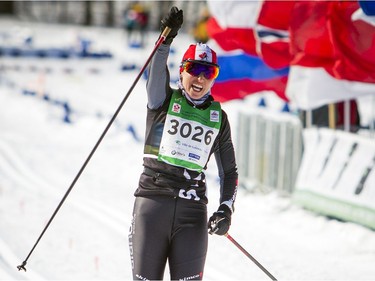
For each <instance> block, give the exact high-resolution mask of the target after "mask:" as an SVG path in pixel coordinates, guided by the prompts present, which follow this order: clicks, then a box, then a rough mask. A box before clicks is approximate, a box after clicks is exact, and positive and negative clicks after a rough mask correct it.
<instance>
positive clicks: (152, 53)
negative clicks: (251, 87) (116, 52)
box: [17, 26, 171, 271]
mask: <svg viewBox="0 0 375 281" xmlns="http://www.w3.org/2000/svg"><path fill="white" fill-rule="evenodd" d="M170 31H171V28H169V27H168V26H167V27H165V28H164V30H163V32H162V33H161V35H160V37H159V39H158V41H157V42H156V44H155V46H154V49H153V50H152V52H151V54H150V56H149V57H148V59H147V60H146V63H145V64H144V66H143V67H142V69H141V70H140V72H139V74H138V76H137V77H136V78H135V80H134V82H133V84H132V85H131V87H130V89H129V91H128V92H127V94H126V95H125V97H124V99H123V100H122V102H121V103H120V105H119V106H118V108H117V110H116V112H115V113H114V115H113V116H112V118H111V120H110V121H109V123H108V125H107V126H106V128H105V129H104V131H103V133H102V134H101V136H100V137H99V139H98V141H97V142H96V144H95V146H94V148H93V149H92V150H91V152H90V154H89V156H88V157H87V158H86V160H85V162H84V163H83V165H82V167H81V168H80V170H79V171H78V173H77V175H76V176H75V178H74V180H73V181H72V183H71V185H70V186H69V188H68V190H67V191H66V193H65V195H64V197H63V198H62V199H61V201H60V203H59V204H58V206H57V208H56V210H55V211H54V212H53V214H52V216H51V218H50V219H49V221H48V223H47V224H46V226H45V227H44V229H43V231H42V232H41V234H40V235H39V237H38V239H37V240H36V242H35V244H34V246H33V247H32V249H31V250H30V252H29V254H28V255H27V257H26V259H25V260H24V261H23V262H22V264H21V265H18V266H17V268H18V270H19V271H20V270H24V271H26V267H25V266H26V264H27V261H28V259H29V258H30V256H31V254H32V253H33V251H34V249H35V248H36V246H37V245H38V243H39V241H40V239H42V237H43V235H44V233H45V232H46V230H47V228H48V227H49V225H50V224H51V222H52V220H53V219H54V218H55V216H56V214H57V212H58V211H59V210H60V208H61V206H62V205H63V203H64V202H65V200H66V198H67V197H68V195H69V193H70V192H71V191H72V189H73V187H74V185H75V184H76V182H77V181H78V179H79V177H80V176H81V174H82V172H83V170H84V169H85V168H86V166H87V164H88V163H89V161H90V159H91V157H92V156H93V155H94V153H95V151H96V149H97V148H98V147H99V145H100V143H101V142H102V140H103V139H104V137H105V135H106V134H107V132H108V130H109V128H110V127H111V125H112V123H113V122H114V121H115V119H116V117H117V115H118V114H119V113H120V111H121V109H122V107H123V106H124V104H125V102H126V101H127V99H128V98H129V96H130V93H131V92H132V91H133V89H134V87H135V85H136V84H137V83H138V81H139V79H140V78H141V76H142V73H143V72H144V71H145V69H146V67H147V65H148V64H149V63H150V61H151V59H152V57H153V56H154V54H155V53H156V51H157V49H158V48H159V47H160V45H161V44H162V43H163V42H164V40H165V39H166V38H167V36H168V34H169V32H170Z"/></svg>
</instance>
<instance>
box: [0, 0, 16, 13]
mask: <svg viewBox="0 0 375 281" xmlns="http://www.w3.org/2000/svg"><path fill="white" fill-rule="evenodd" d="M0 14H14V1H1V4H0Z"/></svg>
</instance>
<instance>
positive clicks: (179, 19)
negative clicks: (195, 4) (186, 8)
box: [160, 7, 184, 45]
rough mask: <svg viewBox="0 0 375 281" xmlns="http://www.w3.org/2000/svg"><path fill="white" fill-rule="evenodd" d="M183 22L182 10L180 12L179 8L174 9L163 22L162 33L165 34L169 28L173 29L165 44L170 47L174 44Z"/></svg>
mask: <svg viewBox="0 0 375 281" xmlns="http://www.w3.org/2000/svg"><path fill="white" fill-rule="evenodd" d="M183 21H184V15H183V12H182V10H179V9H178V8H177V7H172V8H171V10H170V11H169V13H168V15H166V16H165V17H164V18H163V19H162V20H161V26H160V29H161V32H163V31H164V29H165V27H167V26H168V27H169V28H171V31H170V32H169V34H168V36H167V38H165V40H164V42H163V43H164V44H167V45H170V44H171V43H172V41H173V39H174V38H175V37H176V36H177V32H178V30H179V29H180V28H181V25H182V23H183Z"/></svg>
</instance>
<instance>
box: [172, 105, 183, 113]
mask: <svg viewBox="0 0 375 281" xmlns="http://www.w3.org/2000/svg"><path fill="white" fill-rule="evenodd" d="M172 111H173V112H174V113H180V111H181V105H180V104H178V103H174V104H173V106H172Z"/></svg>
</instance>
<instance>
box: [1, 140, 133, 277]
mask: <svg viewBox="0 0 375 281" xmlns="http://www.w3.org/2000/svg"><path fill="white" fill-rule="evenodd" d="M0 170H1V171H2V172H3V173H4V174H3V175H2V176H6V177H9V178H10V179H12V180H13V181H14V182H15V183H16V186H17V187H19V188H21V189H25V190H27V191H28V192H43V193H44V194H45V195H48V196H49V197H50V198H55V199H62V197H60V196H58V194H56V192H55V191H56V190H53V189H51V187H52V186H54V184H51V183H48V182H46V181H44V180H43V179H42V178H41V177H38V176H37V175H35V173H33V172H32V171H31V170H30V169H29V168H28V167H27V166H26V165H25V164H24V163H23V162H22V160H21V158H20V157H19V156H18V155H17V153H16V152H15V151H14V150H13V149H12V148H11V146H9V145H7V144H6V143H5V142H4V141H2V140H0ZM70 204H71V205H72V206H73V207H74V208H76V209H77V210H79V211H80V212H82V213H84V214H85V217H87V218H89V219H92V220H94V221H95V222H96V223H100V224H102V225H103V226H105V227H106V228H107V229H108V230H109V231H110V232H111V234H112V233H117V234H118V235H119V236H120V237H126V235H127V226H129V224H130V222H129V221H126V220H124V215H123V214H121V213H119V212H118V211H115V210H113V209H112V208H111V207H110V206H105V205H103V204H101V203H100V202H97V201H92V200H89V199H85V198H73V200H70ZM51 215H52V214H51ZM47 231H48V230H47ZM0 242H1V243H0V246H1V247H0V248H1V249H2V250H1V253H2V258H3V260H4V263H5V264H6V265H7V266H10V265H13V264H15V261H16V258H15V255H14V254H13V253H12V252H11V251H10V250H9V248H7V247H6V244H5V243H4V242H2V241H0ZM10 267H11V266H10ZM4 271H5V270H4ZM27 276H28V277H30V278H31V279H35V277H38V275H37V274H35V273H32V271H31V272H29V271H28V273H27ZM37 279H40V278H39V277H38V278H37Z"/></svg>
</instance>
